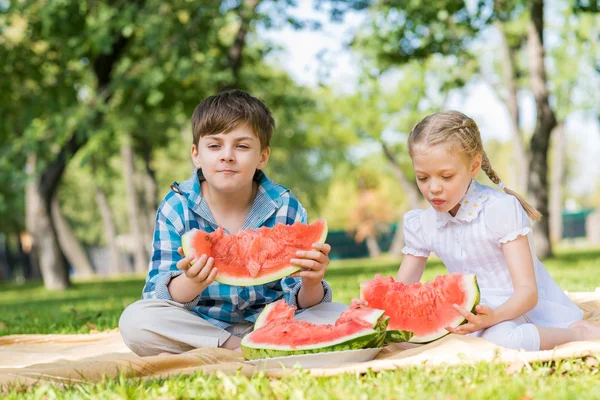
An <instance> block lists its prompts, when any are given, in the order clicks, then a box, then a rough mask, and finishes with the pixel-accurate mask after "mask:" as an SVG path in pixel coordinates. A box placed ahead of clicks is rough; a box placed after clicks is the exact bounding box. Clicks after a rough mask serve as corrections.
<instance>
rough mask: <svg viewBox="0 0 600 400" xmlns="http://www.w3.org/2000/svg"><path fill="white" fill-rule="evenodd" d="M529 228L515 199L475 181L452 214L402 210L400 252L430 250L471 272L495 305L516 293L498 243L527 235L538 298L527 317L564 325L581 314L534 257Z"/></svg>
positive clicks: (453, 267)
mask: <svg viewBox="0 0 600 400" xmlns="http://www.w3.org/2000/svg"><path fill="white" fill-rule="evenodd" d="M531 232H532V231H531V228H530V227H529V218H528V216H527V214H526V213H525V210H524V209H523V207H522V206H521V204H520V203H519V201H518V200H517V198H516V197H514V196H511V195H508V194H506V193H504V192H501V191H498V190H494V189H492V188H491V187H489V186H485V185H482V184H480V183H478V182H476V181H473V182H472V183H471V185H470V186H469V189H468V190H467V193H466V194H465V196H464V197H463V199H462V200H461V207H460V209H459V210H458V212H457V213H456V216H454V217H453V216H451V215H450V213H440V212H437V211H435V210H434V209H433V208H432V207H430V208H428V209H426V210H413V211H409V212H408V213H406V215H405V216H404V236H405V244H406V246H405V247H404V249H403V250H402V252H403V253H404V254H411V255H413V256H417V257H428V256H429V254H430V252H434V253H435V254H436V255H437V256H438V257H440V258H441V260H442V262H443V263H444V264H445V265H446V268H447V269H448V272H450V273H462V274H475V275H476V276H477V281H478V283H479V286H480V289H481V303H482V304H487V305H488V306H490V307H491V308H495V307H498V306H499V305H500V304H502V303H504V302H505V301H506V300H507V299H508V297H509V296H510V295H511V294H512V293H513V291H514V289H513V285H512V281H511V278H510V273H509V270H508V266H507V264H506V260H505V258H504V254H503V252H502V247H501V246H502V244H503V243H506V242H509V241H512V240H515V239H516V238H517V237H519V236H524V235H527V238H528V239H529V247H530V248H531V254H532V256H533V263H534V269H535V276H536V280H537V286H538V296H539V299H538V304H537V305H536V307H535V308H534V309H533V310H531V311H530V312H528V313H527V314H525V318H526V319H527V320H528V321H529V322H531V323H534V324H538V325H541V326H546V327H567V326H569V325H570V324H572V323H573V322H575V321H578V320H580V319H581V318H582V317H583V312H582V311H581V310H580V309H579V308H578V307H577V306H576V305H575V304H574V303H573V302H572V301H571V300H570V299H569V298H568V297H567V296H566V295H565V293H564V292H563V291H562V290H561V289H560V287H559V286H558V285H557V284H556V282H554V280H552V278H551V277H550V275H549V274H548V271H547V270H546V268H545V267H544V265H543V264H542V263H541V262H540V260H538V259H537V257H536V255H535V249H534V245H533V237H532V234H531Z"/></svg>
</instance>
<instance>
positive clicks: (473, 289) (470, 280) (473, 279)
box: [409, 274, 481, 344]
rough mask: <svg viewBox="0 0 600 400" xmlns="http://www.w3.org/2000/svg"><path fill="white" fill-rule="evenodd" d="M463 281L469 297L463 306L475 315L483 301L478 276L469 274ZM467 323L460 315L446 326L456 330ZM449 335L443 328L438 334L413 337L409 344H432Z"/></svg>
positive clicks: (464, 276)
mask: <svg viewBox="0 0 600 400" xmlns="http://www.w3.org/2000/svg"><path fill="white" fill-rule="evenodd" d="M462 279H463V281H464V285H463V286H464V288H465V290H466V292H467V295H468V297H467V301H465V303H464V304H463V308H465V309H467V310H471V312H472V313H475V307H477V305H478V304H479V301H480V299H481V292H480V291H479V284H478V283H477V276H476V275H474V274H468V275H463V277H462ZM466 322H467V319H466V318H465V317H463V316H462V315H460V316H458V317H457V318H456V319H455V320H454V321H452V322H451V323H449V324H446V326H449V327H452V328H456V327H458V326H460V325H462V324H465V323H466ZM449 333H450V332H448V331H447V330H446V329H445V327H443V328H440V329H439V330H437V331H436V332H433V333H431V334H429V335H426V336H413V337H412V338H410V340H409V342H410V343H419V344H425V343H430V342H433V341H434V340H438V339H441V338H442V337H444V336H446V335H448V334H449Z"/></svg>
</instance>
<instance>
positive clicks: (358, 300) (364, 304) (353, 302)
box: [352, 299, 369, 307]
mask: <svg viewBox="0 0 600 400" xmlns="http://www.w3.org/2000/svg"><path fill="white" fill-rule="evenodd" d="M352 304H357V305H359V306H365V307H368V306H369V303H367V302H366V301H365V300H363V299H352Z"/></svg>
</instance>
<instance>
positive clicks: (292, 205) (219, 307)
mask: <svg viewBox="0 0 600 400" xmlns="http://www.w3.org/2000/svg"><path fill="white" fill-rule="evenodd" d="M203 179H204V177H203V176H202V172H201V170H196V171H195V172H194V174H193V175H192V177H191V178H190V179H188V180H187V181H185V182H182V183H181V184H177V183H175V184H174V185H173V186H172V187H173V190H172V191H170V192H169V193H168V194H167V195H166V197H165V199H164V200H163V201H162V203H161V204H160V206H159V208H158V212H157V215H156V226H155V228H154V240H153V250H152V259H151V260H150V270H149V271H148V276H147V277H146V285H145V286H144V290H143V293H142V298H144V299H163V300H172V298H171V295H170V294H169V289H168V288H167V285H168V284H169V282H170V280H171V279H173V278H174V277H176V276H178V275H179V274H182V273H183V271H180V270H178V269H177V267H176V265H175V264H176V263H177V261H179V260H180V259H181V258H182V257H181V256H180V255H179V253H177V248H178V247H179V246H181V235H183V234H184V233H185V232H187V231H189V230H190V229H194V228H196V229H201V230H203V231H205V232H213V231H215V230H216V229H217V228H218V225H217V223H216V222H215V220H214V218H213V216H212V213H211V212H210V209H209V208H208V204H207V203H206V200H205V199H204V198H203V197H202V192H201V190H200V180H203ZM255 180H256V181H257V182H258V184H259V187H258V193H257V195H256V198H255V199H254V204H253V205H252V208H251V209H250V212H249V213H248V217H247V218H246V221H245V222H244V225H243V227H242V229H247V228H252V229H255V228H260V227H261V226H267V227H272V226H274V225H275V224H277V223H282V224H287V225H291V224H293V223H294V222H298V221H301V222H304V223H306V222H307V215H306V210H305V209H304V207H302V205H301V204H300V202H299V201H298V199H296V198H295V197H294V196H293V195H292V194H291V192H290V190H289V189H287V188H285V187H283V186H281V185H278V184H276V183H274V182H273V181H272V180H270V179H269V178H268V177H267V176H266V175H265V174H264V173H263V172H261V171H258V172H257V173H256V175H255ZM301 286H302V280H301V279H300V278H291V277H289V276H287V277H285V278H283V279H281V280H278V281H274V282H269V283H266V284H264V285H257V286H247V287H239V286H230V285H226V284H223V283H218V282H214V283H212V284H211V285H210V286H209V287H208V288H206V289H205V290H204V291H203V292H202V293H200V295H198V296H197V297H196V298H195V299H193V300H192V301H190V302H189V303H186V304H184V306H185V308H186V309H188V310H190V311H192V312H193V313H195V314H197V315H198V316H200V317H202V318H204V319H206V320H207V321H209V322H211V323H212V324H213V325H215V326H217V327H219V328H222V329H225V328H227V327H228V326H230V325H232V324H234V323H236V322H255V321H256V318H257V317H258V314H259V313H260V312H261V311H262V309H263V308H264V307H265V305H267V304H269V303H272V302H274V301H276V300H279V299H281V298H284V299H285V300H286V301H287V303H288V304H290V305H292V306H297V295H298V291H299V290H300V287H301ZM323 287H324V289H325V296H324V297H323V300H321V302H330V301H331V297H332V294H331V288H330V287H329V285H328V284H327V282H325V281H323Z"/></svg>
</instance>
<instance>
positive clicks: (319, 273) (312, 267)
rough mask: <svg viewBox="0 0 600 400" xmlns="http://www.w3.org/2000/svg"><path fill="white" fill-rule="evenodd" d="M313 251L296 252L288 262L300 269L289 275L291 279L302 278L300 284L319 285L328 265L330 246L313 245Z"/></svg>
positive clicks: (325, 244)
mask: <svg viewBox="0 0 600 400" xmlns="http://www.w3.org/2000/svg"><path fill="white" fill-rule="evenodd" d="M312 248H313V250H310V251H297V252H296V256H297V257H299V258H292V259H291V260H290V262H291V264H292V265H297V266H299V267H302V268H303V269H301V270H300V271H298V272H296V273H294V274H292V275H291V277H292V278H302V284H303V285H304V284H305V283H308V284H309V285H310V284H316V283H318V284H320V283H321V281H322V280H323V277H324V276H325V271H326V270H327V266H328V265H329V252H330V251H331V246H330V245H328V244H327V243H314V244H313V245H312Z"/></svg>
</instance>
